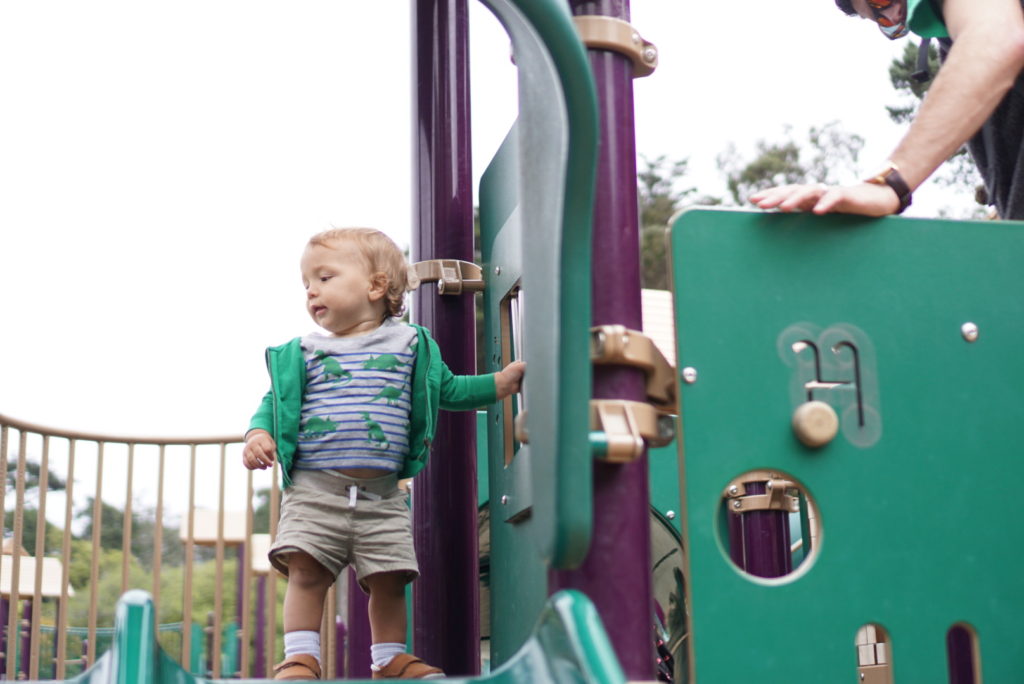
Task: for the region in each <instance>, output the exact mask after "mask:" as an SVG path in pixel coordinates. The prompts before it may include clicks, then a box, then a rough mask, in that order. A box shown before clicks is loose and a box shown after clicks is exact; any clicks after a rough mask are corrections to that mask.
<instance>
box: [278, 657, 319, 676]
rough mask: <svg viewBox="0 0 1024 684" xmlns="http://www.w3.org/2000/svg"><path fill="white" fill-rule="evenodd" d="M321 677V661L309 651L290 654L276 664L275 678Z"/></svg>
mask: <svg viewBox="0 0 1024 684" xmlns="http://www.w3.org/2000/svg"><path fill="white" fill-rule="evenodd" d="M278 679H290V680H300V679H301V680H310V679H320V663H318V662H317V659H316V658H314V657H313V656H311V655H309V654H308V653H299V654H298V655H293V656H289V657H288V658H285V659H284V660H283V661H281V662H280V663H278V664H277V665H275V666H274V680H275V681H276V680H278Z"/></svg>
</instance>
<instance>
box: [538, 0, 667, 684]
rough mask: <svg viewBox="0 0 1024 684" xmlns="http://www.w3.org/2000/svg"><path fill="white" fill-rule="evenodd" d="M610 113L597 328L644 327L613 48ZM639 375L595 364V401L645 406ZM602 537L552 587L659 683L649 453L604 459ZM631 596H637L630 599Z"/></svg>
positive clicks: (628, 79) (602, 70) (585, 4)
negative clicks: (568, 592) (580, 604)
mask: <svg viewBox="0 0 1024 684" xmlns="http://www.w3.org/2000/svg"><path fill="white" fill-rule="evenodd" d="M570 5H571V6H572V11H573V14H576V15H604V16H611V17H616V18H618V19H622V20H625V21H629V2H628V0H571V2H570ZM588 52H589V55H590V66H591V69H592V70H593V73H594V81H595V83H596V85H597V92H598V108H599V110H600V116H601V151H600V157H599V160H598V170H597V187H596V193H595V196H596V201H595V203H594V237H593V252H594V253H593V269H594V271H593V274H594V276H593V281H592V282H593V284H592V286H591V287H592V296H593V311H592V317H593V323H594V325H604V324H613V323H618V324H622V325H625V326H626V327H628V328H631V329H634V330H639V329H640V328H641V323H642V321H641V312H640V247H639V243H640V241H639V238H638V235H639V217H638V216H637V189H636V140H635V129H634V124H633V65H632V63H631V62H630V60H629V59H628V58H627V57H625V56H623V55H621V54H618V53H616V52H611V51H608V50H589V51H588ZM644 385H645V382H644V375H643V372H642V371H640V370H639V369H633V368H625V367H615V366H595V367H594V389H593V392H594V397H595V398H600V399H627V400H633V401H645V400H646V392H645V389H644ZM593 478H594V533H593V539H592V541H591V546H590V551H589V552H588V554H587V557H586V558H585V559H584V561H583V564H582V565H581V566H580V567H579V568H578V569H576V570H570V571H561V572H555V573H552V576H551V586H552V589H553V590H554V589H561V588H574V589H579V590H581V591H583V592H584V593H585V594H587V595H588V596H589V597H590V598H591V600H592V601H593V602H594V604H595V605H596V606H597V610H598V612H599V613H600V614H601V618H602V620H603V621H604V625H605V628H606V629H607V630H608V634H609V636H610V638H611V640H612V643H613V644H614V646H615V652H616V655H617V656H618V658H619V661H620V662H621V663H622V667H623V670H624V671H625V674H626V677H627V678H629V679H639V680H651V679H654V675H655V672H654V670H655V662H656V655H655V651H654V639H653V637H652V635H651V624H652V622H651V615H652V605H653V602H654V599H653V595H652V592H653V590H652V587H651V540H650V520H649V515H650V514H649V511H648V501H650V495H649V492H648V482H647V454H646V451H645V452H644V454H642V455H641V457H640V458H639V459H637V460H636V461H634V462H632V463H628V464H625V465H619V464H611V463H602V462H600V461H598V462H595V463H594V471H593ZM623 592H627V595H628V596H629V600H627V601H624V600H622V597H623Z"/></svg>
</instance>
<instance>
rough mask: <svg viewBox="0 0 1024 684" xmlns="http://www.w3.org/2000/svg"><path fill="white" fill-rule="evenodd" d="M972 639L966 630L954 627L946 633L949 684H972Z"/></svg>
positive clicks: (957, 626)
mask: <svg viewBox="0 0 1024 684" xmlns="http://www.w3.org/2000/svg"><path fill="white" fill-rule="evenodd" d="M973 642H974V639H973V637H972V635H971V633H970V631H968V630H967V629H966V628H964V627H961V626H960V625H954V626H953V627H952V628H951V629H950V630H949V631H948V632H947V633H946V660H947V663H948V664H949V684H974V643H973Z"/></svg>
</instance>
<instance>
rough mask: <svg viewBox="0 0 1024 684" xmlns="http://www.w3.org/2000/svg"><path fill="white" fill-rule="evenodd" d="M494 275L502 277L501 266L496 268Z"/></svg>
mask: <svg viewBox="0 0 1024 684" xmlns="http://www.w3.org/2000/svg"><path fill="white" fill-rule="evenodd" d="M494 275H501V266H495V267H494Z"/></svg>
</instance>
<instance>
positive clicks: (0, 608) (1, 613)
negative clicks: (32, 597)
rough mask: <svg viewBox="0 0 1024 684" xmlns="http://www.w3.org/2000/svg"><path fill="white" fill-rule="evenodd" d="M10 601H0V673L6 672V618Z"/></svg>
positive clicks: (9, 608)
mask: <svg viewBox="0 0 1024 684" xmlns="http://www.w3.org/2000/svg"><path fill="white" fill-rule="evenodd" d="M10 610H11V601H10V599H6V598H5V599H0V654H2V655H0V673H3V672H6V671H7V644H8V642H9V641H10V640H9V639H8V638H7V636H8V635H7V617H8V615H9V614H10Z"/></svg>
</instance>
